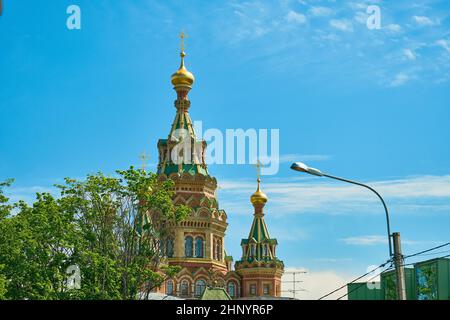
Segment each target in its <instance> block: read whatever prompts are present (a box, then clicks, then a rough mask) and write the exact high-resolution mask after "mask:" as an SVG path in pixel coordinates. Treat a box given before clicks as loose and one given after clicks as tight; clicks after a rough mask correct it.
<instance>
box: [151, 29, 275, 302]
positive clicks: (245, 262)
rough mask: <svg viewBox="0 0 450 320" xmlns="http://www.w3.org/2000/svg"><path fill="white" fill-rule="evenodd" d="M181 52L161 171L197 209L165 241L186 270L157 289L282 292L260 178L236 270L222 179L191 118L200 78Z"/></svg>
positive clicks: (178, 198) (187, 293) (185, 293)
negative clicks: (211, 167) (220, 192)
mask: <svg viewBox="0 0 450 320" xmlns="http://www.w3.org/2000/svg"><path fill="white" fill-rule="evenodd" d="M182 39H183V35H182ZM180 56H181V65H180V67H179V69H178V70H177V71H176V72H175V73H174V74H173V75H172V79H171V80H172V84H173V88H174V90H175V91H176V94H177V98H176V100H175V102H174V105H175V108H176V114H175V119H174V121H173V123H172V126H171V130H170V133H169V135H168V137H167V139H160V140H159V141H158V151H159V163H158V169H157V170H158V171H157V172H158V174H159V178H160V179H161V180H165V179H171V180H173V181H174V183H175V186H174V188H175V196H174V199H173V201H174V203H175V204H184V205H187V206H189V207H190V208H192V213H191V215H190V216H189V218H188V219H186V220H184V221H182V222H180V223H179V224H177V225H173V226H171V228H170V229H171V230H170V231H171V232H170V233H171V236H170V238H169V240H168V243H167V244H165V248H166V255H167V259H166V260H167V263H168V264H169V265H178V266H181V267H182V270H181V271H180V272H179V273H178V275H177V276H176V277H174V278H173V279H168V280H167V281H165V283H164V285H163V286H162V287H161V288H159V289H158V291H159V292H162V293H165V294H168V295H174V296H178V297H182V298H187V299H195V298H199V297H201V296H202V294H203V292H204V290H205V288H206V287H222V288H225V289H226V291H227V293H228V294H229V295H230V297H231V298H233V299H237V298H240V297H246V296H252V295H253V296H263V295H267V296H279V295H280V289H279V287H280V277H281V273H282V270H283V267H282V262H281V261H279V260H277V259H276V255H275V247H276V240H275V239H270V238H269V234H268V232H267V227H266V225H265V223H264V219H263V213H262V208H263V206H264V205H261V204H260V201H262V200H261V199H260V198H258V194H263V193H262V192H261V191H260V187H259V179H258V190H257V192H256V193H255V194H254V195H253V196H252V203H253V205H254V206H255V221H254V222H253V225H252V229H251V230H252V231H251V232H250V235H249V238H248V239H245V240H243V242H242V245H243V256H242V259H241V260H240V261H238V262H237V263H236V271H233V270H232V261H233V259H232V257H230V256H227V255H226V252H225V249H224V238H225V232H226V229H227V226H228V223H227V214H226V212H225V211H224V210H223V209H220V207H219V203H218V201H217V198H216V189H217V181H216V179H215V178H214V177H212V176H210V175H209V173H208V168H207V165H206V163H205V151H206V142H205V141H201V140H197V138H196V135H195V132H194V128H193V124H192V121H191V118H190V116H189V108H190V106H191V102H190V101H189V97H188V93H189V91H190V90H191V88H192V85H193V83H194V80H195V78H194V75H193V74H192V73H191V72H189V71H188V70H187V69H186V67H185V63H184V58H185V52H184V50H183V46H182V50H181V53H180ZM258 192H259V193H258ZM265 199H266V201H267V197H266V198H265ZM264 203H265V202H264ZM255 285H256V289H255V290H254V286H255ZM267 286H269V287H267Z"/></svg>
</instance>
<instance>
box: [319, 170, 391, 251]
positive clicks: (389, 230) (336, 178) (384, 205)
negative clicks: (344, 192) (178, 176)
mask: <svg viewBox="0 0 450 320" xmlns="http://www.w3.org/2000/svg"><path fill="white" fill-rule="evenodd" d="M322 175H323V176H324V177H327V178H331V179H335V180H340V181H344V182H348V183H351V184H356V185H358V186H361V187H364V188H367V189H369V190H370V191H372V192H373V193H375V194H376V195H377V196H378V198H379V199H380V200H381V203H382V204H383V207H384V211H385V213H386V226H387V234H388V245H389V257H390V258H392V256H393V253H392V244H391V226H390V223H389V211H388V208H387V206H386V203H385V202H384V200H383V198H382V197H381V195H380V194H379V193H378V192H377V191H376V190H375V189H373V188H372V187H370V186H368V185H366V184H364V183H361V182H357V181H353V180H348V179H344V178H339V177H336V176H331V175H329V174H325V173H323V174H322Z"/></svg>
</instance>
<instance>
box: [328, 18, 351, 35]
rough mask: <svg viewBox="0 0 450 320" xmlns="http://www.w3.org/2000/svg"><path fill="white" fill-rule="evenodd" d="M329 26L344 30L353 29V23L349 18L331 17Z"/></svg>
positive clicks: (349, 30)
mask: <svg viewBox="0 0 450 320" xmlns="http://www.w3.org/2000/svg"><path fill="white" fill-rule="evenodd" d="M330 26H331V27H333V28H335V29H338V30H340V31H344V32H351V31H353V25H352V23H351V22H350V21H349V20H346V19H341V20H338V19H332V20H331V21H330Z"/></svg>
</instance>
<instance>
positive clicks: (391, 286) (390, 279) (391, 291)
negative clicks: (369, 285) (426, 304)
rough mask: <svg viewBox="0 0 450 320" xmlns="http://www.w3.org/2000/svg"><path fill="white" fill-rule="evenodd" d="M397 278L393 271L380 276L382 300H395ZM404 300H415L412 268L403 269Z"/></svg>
mask: <svg viewBox="0 0 450 320" xmlns="http://www.w3.org/2000/svg"><path fill="white" fill-rule="evenodd" d="M396 284H397V277H396V275H395V270H391V271H387V272H383V273H382V274H381V292H382V297H383V299H384V300H397V290H396ZM405 285H406V299H407V300H416V294H415V277H414V269H413V268H405Z"/></svg>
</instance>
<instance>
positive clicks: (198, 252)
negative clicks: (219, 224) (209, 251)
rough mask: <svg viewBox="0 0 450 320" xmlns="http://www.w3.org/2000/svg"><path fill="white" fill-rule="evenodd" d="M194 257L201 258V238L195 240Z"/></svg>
mask: <svg viewBox="0 0 450 320" xmlns="http://www.w3.org/2000/svg"><path fill="white" fill-rule="evenodd" d="M195 257H196V258H203V238H202V237H197V238H195Z"/></svg>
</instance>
